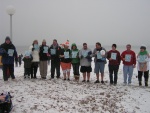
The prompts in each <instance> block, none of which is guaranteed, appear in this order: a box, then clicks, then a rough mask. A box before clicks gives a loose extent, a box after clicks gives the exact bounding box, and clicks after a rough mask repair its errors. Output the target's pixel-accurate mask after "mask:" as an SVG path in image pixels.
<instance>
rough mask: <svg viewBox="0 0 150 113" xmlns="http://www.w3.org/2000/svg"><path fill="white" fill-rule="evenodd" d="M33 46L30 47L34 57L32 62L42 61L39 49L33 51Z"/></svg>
mask: <svg viewBox="0 0 150 113" xmlns="http://www.w3.org/2000/svg"><path fill="white" fill-rule="evenodd" d="M32 48H33V45H32V46H30V47H29V50H30V52H31V55H32V57H33V60H32V62H39V61H40V59H39V50H33V51H32Z"/></svg>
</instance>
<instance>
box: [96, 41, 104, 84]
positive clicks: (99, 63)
mask: <svg viewBox="0 0 150 113" xmlns="http://www.w3.org/2000/svg"><path fill="white" fill-rule="evenodd" d="M93 56H94V57H95V59H94V61H95V73H96V77H97V80H96V81H95V83H100V81H99V72H100V73H101V83H102V84H104V80H103V79H104V68H105V64H106V50H105V48H103V47H101V44H100V43H99V42H97V43H96V48H95V49H94V51H93Z"/></svg>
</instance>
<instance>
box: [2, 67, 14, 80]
mask: <svg viewBox="0 0 150 113" xmlns="http://www.w3.org/2000/svg"><path fill="white" fill-rule="evenodd" d="M8 69H9V73H10V76H11V78H12V79H15V75H14V64H3V79H4V81H7V80H8V75H7V70H8Z"/></svg>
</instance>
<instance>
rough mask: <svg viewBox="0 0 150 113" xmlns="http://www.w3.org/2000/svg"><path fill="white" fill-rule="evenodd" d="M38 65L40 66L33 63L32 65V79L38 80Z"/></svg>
mask: <svg viewBox="0 0 150 113" xmlns="http://www.w3.org/2000/svg"><path fill="white" fill-rule="evenodd" d="M38 65H39V63H38V62H32V64H31V78H33V77H34V78H36V74H37V70H38ZM33 75H34V76H33Z"/></svg>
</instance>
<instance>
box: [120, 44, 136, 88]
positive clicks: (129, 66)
mask: <svg viewBox="0 0 150 113" xmlns="http://www.w3.org/2000/svg"><path fill="white" fill-rule="evenodd" d="M121 60H122V61H123V76H124V85H126V84H127V79H128V85H130V84H131V82H132V75H133V69H134V68H135V66H136V55H135V52H134V51H132V50H131V45H130V44H127V45H126V50H125V51H123V52H122V54H121Z"/></svg>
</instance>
